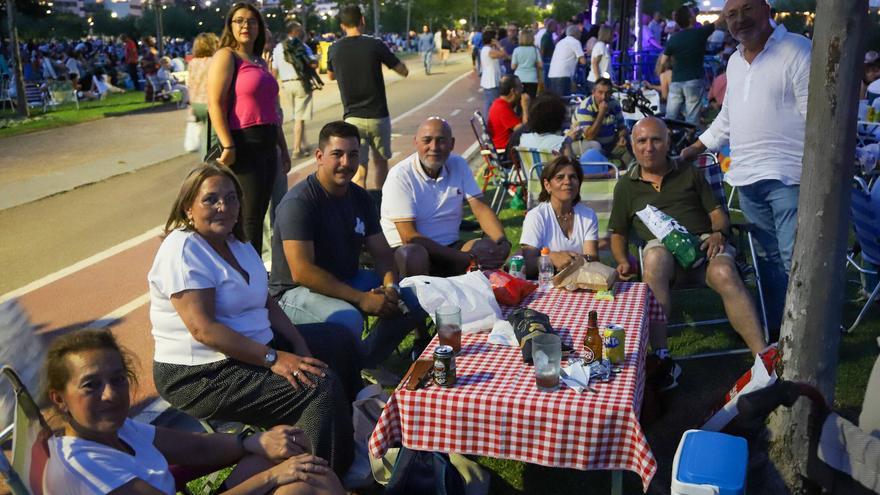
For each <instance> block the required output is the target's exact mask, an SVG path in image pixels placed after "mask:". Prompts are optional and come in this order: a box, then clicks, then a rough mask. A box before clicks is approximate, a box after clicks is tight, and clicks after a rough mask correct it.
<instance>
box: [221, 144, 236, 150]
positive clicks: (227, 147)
mask: <svg viewBox="0 0 880 495" xmlns="http://www.w3.org/2000/svg"><path fill="white" fill-rule="evenodd" d="M220 148H221V149H224V150H234V149H235V145H232V146H223V145H222V144H221V145H220Z"/></svg>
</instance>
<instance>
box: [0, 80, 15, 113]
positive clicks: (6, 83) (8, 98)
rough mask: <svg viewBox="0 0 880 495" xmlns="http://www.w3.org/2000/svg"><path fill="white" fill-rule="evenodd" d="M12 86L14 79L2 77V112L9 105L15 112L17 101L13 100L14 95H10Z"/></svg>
mask: <svg viewBox="0 0 880 495" xmlns="http://www.w3.org/2000/svg"><path fill="white" fill-rule="evenodd" d="M11 86H12V78H10V77H9V76H5V75H0V110H2V109H3V108H5V107H6V105H7V104H8V105H9V109H10V110H15V100H14V99H13V98H12V94H10V90H11Z"/></svg>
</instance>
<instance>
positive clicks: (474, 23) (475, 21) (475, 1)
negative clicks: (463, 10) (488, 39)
mask: <svg viewBox="0 0 880 495" xmlns="http://www.w3.org/2000/svg"><path fill="white" fill-rule="evenodd" d="M477 1H478V0H474V20H473V22H471V27H472V28H474V29H477V10H478V9H477Z"/></svg>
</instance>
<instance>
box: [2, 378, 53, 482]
mask: <svg viewBox="0 0 880 495" xmlns="http://www.w3.org/2000/svg"><path fill="white" fill-rule="evenodd" d="M0 374H2V376H3V377H5V378H6V379H7V380H8V381H9V382H10V384H11V386H12V391H13V393H14V394H15V413H14V419H13V422H12V424H11V425H9V426H8V427H6V428H5V429H4V430H3V431H2V432H0V444H4V443H6V442H7V441H9V440H10V439H11V440H12V463H11V464H9V463H8V461H7V460H6V456H5V455H0V474H2V475H3V478H4V479H5V480H6V484H7V485H9V489H10V490H11V492H12V494H13V495H31V494H33V495H42V493H43V472H44V471H45V469H46V462H47V461H48V460H49V445H48V443H47V440H48V439H49V437H50V436H51V435H52V430H51V429H50V428H49V425H48V423H46V420H45V418H43V415H42V414H41V413H40V408H39V407H38V406H37V404H36V402H34V399H33V397H31V394H30V393H28V391H27V388H26V387H25V386H24V384H23V383H22V381H21V379H20V378H19V377H18V375H17V374H16V373H15V371H14V370H13V369H12V368H10V367H9V366H4V367H3V368H2V370H0Z"/></svg>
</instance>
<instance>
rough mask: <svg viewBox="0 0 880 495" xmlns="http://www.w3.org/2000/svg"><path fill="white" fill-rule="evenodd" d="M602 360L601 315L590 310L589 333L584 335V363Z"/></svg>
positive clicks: (588, 319)
mask: <svg viewBox="0 0 880 495" xmlns="http://www.w3.org/2000/svg"><path fill="white" fill-rule="evenodd" d="M601 360H602V337H600V336H599V316H598V314H596V312H595V311H590V313H589V315H588V316H587V335H586V337H584V363H587V364H589V363H592V362H593V361H601Z"/></svg>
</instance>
